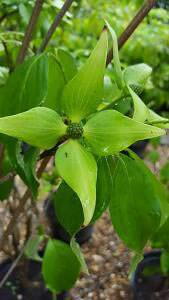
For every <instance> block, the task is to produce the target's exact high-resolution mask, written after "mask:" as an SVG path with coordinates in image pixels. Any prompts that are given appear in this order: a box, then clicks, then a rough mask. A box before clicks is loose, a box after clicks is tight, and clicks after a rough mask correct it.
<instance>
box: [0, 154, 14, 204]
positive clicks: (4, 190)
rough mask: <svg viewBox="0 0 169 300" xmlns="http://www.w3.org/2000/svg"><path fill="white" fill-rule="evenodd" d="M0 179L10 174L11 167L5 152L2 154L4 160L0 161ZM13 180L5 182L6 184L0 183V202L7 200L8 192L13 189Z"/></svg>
mask: <svg viewBox="0 0 169 300" xmlns="http://www.w3.org/2000/svg"><path fill="white" fill-rule="evenodd" d="M0 171H1V177H4V176H6V175H7V174H8V173H10V172H12V171H13V169H12V166H11V164H10V159H9V157H8V155H7V151H5V153H4V159H3V161H2V166H1V170H0ZM13 183H14V179H13V178H11V179H9V180H7V181H6V182H0V201H3V200H4V199H8V197H9V195H10V192H11V190H12V188H13Z"/></svg>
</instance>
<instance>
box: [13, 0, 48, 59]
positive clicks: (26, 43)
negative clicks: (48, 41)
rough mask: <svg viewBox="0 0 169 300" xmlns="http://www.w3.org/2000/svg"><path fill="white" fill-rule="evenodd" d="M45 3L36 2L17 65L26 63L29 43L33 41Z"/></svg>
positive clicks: (41, 0) (40, 0) (41, 1)
mask: <svg viewBox="0 0 169 300" xmlns="http://www.w3.org/2000/svg"><path fill="white" fill-rule="evenodd" d="M43 2H44V0H36V3H35V6H34V9H33V12H32V15H31V18H30V21H29V24H28V26H27V29H26V33H25V37H24V39H23V42H22V47H21V49H20V52H19V54H18V57H17V64H20V63H22V62H23V61H24V58H25V56H26V53H27V51H28V47H29V43H30V41H31V39H32V35H33V32H34V30H35V27H36V24H37V21H38V18H39V15H40V12H41V9H42V5H43Z"/></svg>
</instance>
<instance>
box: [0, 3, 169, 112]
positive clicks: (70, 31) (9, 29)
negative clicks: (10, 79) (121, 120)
mask: <svg viewBox="0 0 169 300" xmlns="http://www.w3.org/2000/svg"><path fill="white" fill-rule="evenodd" d="M34 2H35V1H33V0H29V1H27V0H1V3H0V25H1V27H0V67H9V68H10V69H11V70H12V69H13V67H14V64H15V60H16V55H17V52H18V48H19V47H20V45H21V40H22V38H23V32H24V31H25V27H26V25H27V23H28V20H29V17H30V14H31V11H32V7H33V4H34ZM142 3H143V1H142V0H135V1H131V0H130V1H127V0H121V1H120V3H119V1H118V0H113V1H112V0H107V1H105V0H97V1H95V0H76V1H74V4H73V5H72V8H71V9H70V12H68V13H67V15H66V16H65V17H64V19H63V21H62V24H61V26H60V27H59V28H58V29H57V31H56V32H55V34H54V37H53V39H52V40H51V42H50V47H51V51H54V50H52V49H54V48H58V47H61V48H63V49H65V50H69V52H70V53H72V54H73V55H74V56H75V57H76V58H77V59H78V61H79V64H81V62H83V60H84V58H85V56H88V55H89V53H90V51H91V49H92V48H93V47H94V45H95V43H96V40H97V39H98V37H99V35H100V32H101V31H102V28H103V26H104V19H107V20H108V21H109V23H110V24H111V26H112V27H113V28H114V30H115V31H116V33H117V35H118V36H119V35H120V34H121V32H122V31H123V30H124V29H125V27H126V26H127V24H128V23H129V21H130V20H131V19H132V17H133V16H134V15H135V13H136V11H137V10H138V8H139V7H140V6H141V5H142ZM167 3H168V2H167V1H162V0H161V1H158V5H157V7H164V8H167ZM62 4H63V0H46V1H45V3H44V8H43V11H42V13H41V16H40V19H39V23H38V27H37V28H39V29H38V31H36V32H35V34H34V39H33V42H32V43H31V47H30V49H29V55H31V53H32V52H36V51H37V49H38V47H39V46H40V44H41V41H42V39H43V37H44V35H45V33H46V32H47V30H48V29H49V26H50V24H51V23H52V20H53V19H54V17H55V15H56V13H57V12H58V10H59V8H60V7H61V6H62ZM168 26H169V14H168V11H167V10H165V9H163V8H155V9H153V10H152V11H151V13H150V14H149V16H148V17H146V19H145V20H144V22H143V23H142V24H141V25H140V27H139V28H138V30H137V31H136V32H135V33H134V34H133V36H132V37H131V38H130V40H129V41H128V42H127V43H126V45H125V46H124V48H123V49H122V50H121V61H122V63H123V65H124V67H125V66H127V65H132V64H137V63H141V62H144V63H147V64H149V65H150V66H151V67H152V68H153V73H152V77H151V79H150V81H149V83H148V84H147V88H146V90H145V92H144V93H143V95H142V98H143V100H144V101H145V102H146V103H148V105H149V106H150V107H151V108H153V109H156V110H164V111H167V109H168V108H169V93H168V91H169V38H168ZM110 69H111V67H109V70H110ZM6 77H7V72H4V69H0V84H3V83H4V82H5V79H6Z"/></svg>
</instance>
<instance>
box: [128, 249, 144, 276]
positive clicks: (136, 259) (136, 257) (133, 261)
mask: <svg viewBox="0 0 169 300" xmlns="http://www.w3.org/2000/svg"><path fill="white" fill-rule="evenodd" d="M142 259H144V256H143V253H142V252H140V253H134V256H133V257H132V259H131V263H130V269H129V279H132V276H133V273H134V272H135V271H136V268H137V265H138V264H139V262H140V261H141V260H142Z"/></svg>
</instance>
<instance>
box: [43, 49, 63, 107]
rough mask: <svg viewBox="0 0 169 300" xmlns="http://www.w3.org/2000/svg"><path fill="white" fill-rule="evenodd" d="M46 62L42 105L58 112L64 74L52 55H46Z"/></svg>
mask: <svg viewBox="0 0 169 300" xmlns="http://www.w3.org/2000/svg"><path fill="white" fill-rule="evenodd" d="M48 64H49V68H48V90H47V95H46V97H45V101H44V103H43V106H45V107H49V108H51V109H53V110H56V111H58V112H59V111H60V99H61V96H62V92H63V88H64V85H65V79H64V74H63V71H62V69H61V67H60V65H59V63H58V62H57V60H56V58H55V57H54V56H53V55H50V56H49V57H48Z"/></svg>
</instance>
